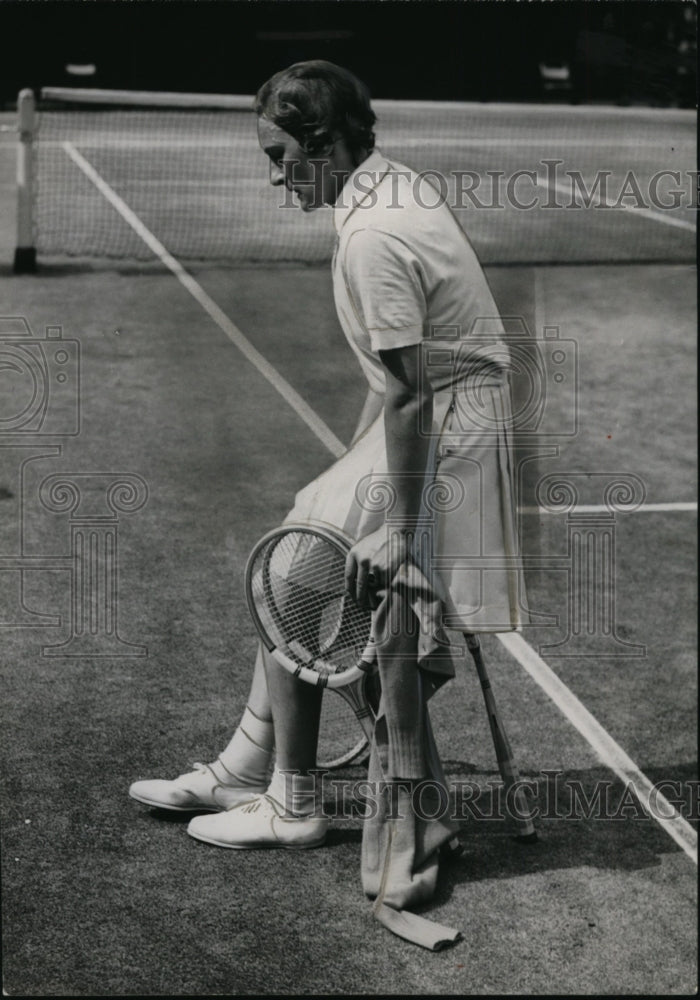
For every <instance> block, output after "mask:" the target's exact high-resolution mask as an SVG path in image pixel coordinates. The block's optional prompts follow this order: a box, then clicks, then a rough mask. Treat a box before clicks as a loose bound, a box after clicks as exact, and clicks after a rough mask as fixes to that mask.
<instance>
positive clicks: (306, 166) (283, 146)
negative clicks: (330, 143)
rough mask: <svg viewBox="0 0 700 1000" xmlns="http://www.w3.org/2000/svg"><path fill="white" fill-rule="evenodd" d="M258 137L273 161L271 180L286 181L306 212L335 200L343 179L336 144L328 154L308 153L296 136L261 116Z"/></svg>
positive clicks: (280, 183) (279, 183)
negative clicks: (337, 159)
mask: <svg viewBox="0 0 700 1000" xmlns="http://www.w3.org/2000/svg"><path fill="white" fill-rule="evenodd" d="M258 140H259V142H260V146H261V148H262V150H263V152H264V153H266V154H267V156H268V157H269V160H270V183H271V184H273V185H275V186H280V185H282V184H284V186H285V187H286V188H287V189H288V190H289V191H293V192H294V193H295V195H296V196H297V199H298V201H299V205H300V207H301V209H302V211H303V212H313V211H314V209H316V208H320V207H321V206H322V205H332V204H333V203H334V202H335V201H336V198H337V196H338V191H339V190H340V187H342V178H341V176H340V174H339V173H338V172H337V165H336V163H335V159H336V156H335V147H334V148H333V150H331V152H330V153H329V154H327V155H325V156H322V155H319V154H317V155H315V156H309V155H308V154H307V153H305V152H304V150H303V149H302V148H301V146H300V145H299V143H298V142H297V140H296V139H295V138H293V136H291V135H290V134H289V133H288V132H285V131H284V129H281V128H280V127H279V126H278V125H274V124H273V123H272V122H271V121H268V120H267V118H262V117H260V118H258ZM336 145H337V144H336ZM334 169H336V173H335V174H334V173H333V171H334ZM341 170H342V168H341Z"/></svg>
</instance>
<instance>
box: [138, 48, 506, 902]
mask: <svg viewBox="0 0 700 1000" xmlns="http://www.w3.org/2000/svg"><path fill="white" fill-rule="evenodd" d="M256 111H257V114H258V135H259V141H260V145H261V148H262V149H263V151H264V152H265V153H266V155H267V156H268V158H269V161H270V180H271V183H272V184H273V185H285V186H286V187H287V188H288V189H289V190H290V191H293V192H294V193H295V194H296V197H297V199H298V202H299V205H300V207H301V209H302V210H303V211H304V212H310V211H313V210H315V209H317V208H320V207H321V206H323V205H328V206H333V211H334V223H335V228H336V232H337V247H336V252H335V255H334V261H333V283H334V295H335V301H336V307H337V311H338V316H339V320H340V323H341V325H342V327H343V330H344V333H345V335H346V337H347V338H348V341H349V343H350V346H351V348H352V349H353V351H354V353H355V355H356V356H357V358H358V361H359V363H360V365H361V367H362V369H363V371H364V373H365V374H366V376H367V379H368V382H369V387H370V393H369V397H368V402H367V404H366V405H365V409H364V412H363V414H362V418H361V422H360V426H359V427H358V432H357V433H356V436H355V441H354V443H353V445H352V446H351V448H350V450H349V451H348V452H347V453H346V454H345V455H344V456H343V457H342V458H341V459H340V460H339V461H338V462H336V463H335V465H334V466H332V467H331V468H330V469H329V470H328V471H327V472H326V473H324V475H322V476H321V477H319V479H317V480H316V481H315V482H313V483H311V484H310V485H309V486H308V487H307V488H306V489H305V490H302V492H301V493H300V494H298V496H297V498H296V504H295V507H294V510H293V511H292V512H291V514H290V519H292V520H295V521H299V520H304V519H308V520H315V521H323V522H325V523H330V524H334V525H336V526H337V527H339V528H342V529H343V530H344V531H345V532H346V533H347V534H349V535H350V536H351V537H353V538H356V539H358V541H357V542H356V544H355V545H354V547H353V548H352V550H351V553H350V555H349V557H348V563H347V568H346V581H347V586H348V589H349V590H350V592H351V593H352V594H353V595H354V596H355V599H356V600H357V601H358V602H359V603H360V604H363V605H365V606H369V607H372V608H373V609H374V610H375V616H376V617H377V618H381V620H382V621H383V622H393V623H394V624H395V623H396V622H398V621H400V620H403V619H401V615H404V614H405V613H406V608H405V607H403V606H402V600H403V599H404V598H405V597H406V594H407V587H408V590H409V591H410V589H411V587H413V588H414V591H413V595H412V597H411V596H409V597H408V604H409V605H410V606H411V607H412V608H413V610H414V611H416V613H417V614H418V615H419V616H420V617H421V636H420V641H419V643H418V645H417V644H416V639H415V636H412V635H409V634H407V633H409V632H411V630H410V629H403V630H401V629H399V630H398V634H397V629H396V628H388V629H387V630H386V633H385V639H382V642H381V643H380V675H381V679H382V686H383V690H384V704H383V709H382V711H380V717H381V718H382V719H383V727H382V731H381V734H379V735H378V736H377V740H376V742H377V744H378V746H379V751H380V752H379V757H380V758H381V769H380V770H381V773H382V774H383V775H384V776H385V777H387V776H388V777H389V778H390V779H392V780H394V779H396V780H408V781H411V780H413V781H415V780H419V779H421V778H423V777H425V776H426V774H435V773H437V774H439V766H438V767H437V770H436V763H435V755H434V745H433V744H432V740H431V738H430V736H429V734H428V735H427V736H426V726H427V721H426V717H425V713H424V707H423V704H422V701H423V700H424V699H425V694H424V693H423V692H425V690H426V684H427V693H428V695H429V693H430V692H431V691H432V690H433V689H434V688H435V687H436V686H437V685H438V684H439V683H441V682H442V681H443V680H445V679H447V677H448V676H450V675H451V673H452V668H451V664H450V663H449V661H448V660H446V659H445V657H444V656H443V657H440V656H439V655H435V654H436V653H439V650H438V648H437V643H436V641H434V637H433V636H431V635H429V634H428V633H429V632H430V631H431V622H432V625H438V624H446V625H448V626H449V627H450V628H453V629H459V630H461V631H462V632H465V633H474V632H479V631H499V630H510V629H514V628H518V627H519V625H520V623H521V611H520V606H521V604H522V603H523V601H524V596H523V590H522V579H521V574H520V571H519V569H518V567H517V559H516V557H517V547H516V534H515V522H514V514H513V511H514V503H513V491H512V485H511V479H512V470H511V466H510V447H509V441H508V435H509V431H510V427H509V424H510V401H509V386H508V376H507V368H508V355H507V351H506V348H505V347H504V345H503V343H502V340H501V336H502V332H503V331H502V326H501V323H500V320H499V318H498V312H497V309H496V306H495V304H494V302H493V299H492V296H491V293H490V291H489V288H488V285H487V283H486V280H485V278H484V275H483V273H482V271H481V268H480V265H479V263H478V261H477V258H476V256H475V254H474V251H473V250H472V248H471V245H470V244H469V242H468V240H467V238H466V237H465V235H464V233H463V231H462V229H461V228H460V226H459V225H458V223H457V222H456V220H455V219H454V217H453V215H452V214H451V212H450V210H449V208H448V207H447V206H446V205H445V204H444V203H441V200H440V199H439V198H436V194H437V192H436V191H435V190H432V191H431V193H430V194H428V189H427V188H426V187H425V186H424V185H423V186H421V179H420V177H419V176H417V175H416V174H414V173H413V172H412V171H410V170H409V169H408V168H406V167H404V166H403V165H401V164H396V163H394V162H392V161H390V160H387V159H386V157H384V156H383V155H382V154H381V153H380V152H379V151H378V150H377V149H375V148H374V132H373V126H374V123H375V115H374V113H373V112H372V110H371V107H370V103H369V97H368V94H367V91H366V88H365V87H364V85H363V84H361V83H360V82H359V81H358V80H357V79H356V78H355V77H354V76H353V75H352V74H350V73H349V72H348V71H346V70H344V69H341V68H339V67H337V66H334V65H332V64H330V63H327V62H322V61H313V62H307V63H298V64H296V65H294V66H292V67H290V68H289V69H288V70H285V71H283V72H281V73H278V74H276V75H275V76H274V77H272V79H271V80H269V81H268V82H267V83H266V84H265V85H264V86H263V87H262V88H261V90H260V92H259V93H258V96H257V99H256ZM443 201H444V199H443ZM431 206H432V207H431ZM377 485H383V486H386V487H387V488H388V490H387V491H385V495H388V496H389V497H390V503H389V504H388V505H387V504H385V505H384V506H383V507H382V505H381V504H379V505H377V503H375V502H372V500H371V495H372V492H373V490H374V495H375V497H376V487H377ZM426 486H428V487H431V486H435V487H437V488H438V489H437V492H434V493H433V494H432V495H433V496H434V497H438V501H439V502H436V503H431V502H430V498H429V490H426ZM440 498H441V499H440ZM426 540H427V541H426ZM476 556H478V557H479V559H480V562H479V565H478V566H477V567H476V568H475V567H474V565H473V563H474V558H475V557H476ZM470 560H471V564H470ZM484 560H485V561H484ZM410 567H413V568H414V570H417V571H418V572H417V573H414V576H413V577H412V578H411V579H412V580H413V582H412V583H411V582H410V580H409V577H408V576H407V575H406V574H407V572H408V568H410ZM409 576H410V574H409ZM407 580H409V582H408V584H407ZM397 581H402V583H401V586H399V584H398V583H397ZM402 588H403V589H402ZM401 595H403V598H402V596H401ZM416 597H418V598H419V605H420V607H419V608H418V610H416V604H415V601H413V598H416ZM412 602H413V603H412ZM436 609H437V613H436ZM408 613H410V610H409V612H408ZM431 615H432V617H431ZM440 617H442V622H441V623H440V622H437V621H436V618H440ZM383 634H384V633H383ZM397 664H398V666H397ZM417 668H421V669H420V670H419V669H417ZM320 695H321V692H320V691H319V690H318V689H317V688H314V687H311V686H308V685H304V684H300V683H299V682H298V681H297V679H296V678H294V677H292V676H291V675H290V674H289V673H287V672H286V671H284V670H282V669H281V668H279V667H278V666H276V664H275V663H274V661H272V660H271V659H270V658H269V657H267V656H266V654H265V653H264V652H263V651H262V650H261V652H260V653H259V654H258V658H257V662H256V665H255V670H254V675H253V682H252V687H251V691H250V696H249V699H248V704H247V707H246V709H245V712H244V715H243V718H242V720H241V723H240V725H239V727H238V729H237V730H236V733H235V734H234V736H233V738H232V740H231V742H230V743H229V745H228V746H227V747H226V749H225V750H224V751H223V753H222V754H221V755H220V756H219V758H218V760H217V761H215V762H214V763H212V764H209V765H197V768H196V770H195V771H193V772H192V773H189V774H186V775H181V776H180V777H179V778H177V779H175V780H174V781H162V780H155V781H139V782H136V783H135V784H134V785H132V787H131V789H130V794H131V796H132V797H133V798H135V799H137V800H138V801H141V802H145V803H147V804H149V805H154V806H160V807H163V808H168V809H177V810H193V811H194V810H197V811H202V810H210V811H218V813H217V815H214V816H211V815H210V816H206V815H205V816H198V817H196V818H195V819H193V820H192V821H191V823H190V825H189V827H188V832H189V833H190V834H191V835H192V836H193V837H196V838H198V839H200V840H204V841H207V842H210V843H213V844H217V845H219V846H223V847H232V848H244V847H257V846H261V845H263V844H264V845H275V846H282V847H292V846H293V847H313V846H317V845H319V844H320V843H322V841H323V839H324V837H325V833H326V828H327V825H328V821H327V819H325V818H323V817H321V816H318V815H317V814H316V812H317V810H316V805H317V802H316V794H317V791H316V787H315V781H314V777H313V774H311V773H310V772H311V771H312V770H313V768H314V766H315V753H316V742H317V735H318V722H319V714H320V700H319V699H320ZM378 732H379V730H378ZM273 748H275V749H276V760H275V766H274V770H273V773H272V778H271V780H269V779H268V774H269V768H270V765H271V762H272V755H273ZM375 749H376V748H375ZM289 772H294V774H295V778H294V780H293V781H292V780H291V777H290V774H289ZM448 826H449V824H446V825H445V828H444V830H443V831H442V832H441V833H440V835H439V836H438V837H437V838H436V840H435V845H437V844H438V843H439V842H440V840H444V839H445V838H446V837H447V836H448V833H449V829H448ZM380 853H381V852H380ZM414 860H415V859H414ZM365 861H366V863H365V868H366V869H367V870H369V868H371V862H370V861H369V860H367V858H366V859H365ZM411 863H413V862H411ZM414 867H415V866H414ZM375 868H376V869H377V870H376V871H375V872H374V874H370V875H368V876H367V877H366V878H365V887H366V888H367V887H368V886H370V889H368V891H371V886H372V885H373V884H375V883H376V881H377V880H376V878H375V876H376V875H377V872H378V871H379V868H381V864H380V865H379V867H377V865H375ZM409 876H410V873H409ZM419 895H420V894H419Z"/></svg>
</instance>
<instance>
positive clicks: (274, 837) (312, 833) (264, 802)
mask: <svg viewBox="0 0 700 1000" xmlns="http://www.w3.org/2000/svg"><path fill="white" fill-rule="evenodd" d="M327 830H328V820H327V819H326V818H325V817H317V816H309V817H307V816H302V817H299V816H290V815H288V814H285V812H284V810H283V809H282V806H281V805H279V803H278V802H276V801H275V800H274V799H272V798H271V797H270V796H269V795H256V796H255V798H254V799H252V800H251V801H250V802H247V803H243V804H241V805H236V806H230V807H229V808H228V809H227V810H226V812H224V813H221V814H220V815H219V816H195V818H194V819H192V820H190V823H189V826H188V827H187V832H188V833H189V835H190V836H191V837H195V838H196V839H197V840H203V841H205V843H207V844H215V845H216V846H217V847H232V848H234V849H236V850H249V849H251V848H256V847H286V848H290V849H297V850H300V849H303V848H306V847H320V846H321V844H322V843H323V842H324V840H325V839H326V831H327Z"/></svg>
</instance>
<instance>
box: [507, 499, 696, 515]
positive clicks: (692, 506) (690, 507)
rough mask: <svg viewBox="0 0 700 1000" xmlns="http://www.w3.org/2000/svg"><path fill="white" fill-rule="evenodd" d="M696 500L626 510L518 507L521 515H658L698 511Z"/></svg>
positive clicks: (589, 506) (600, 506) (585, 506)
mask: <svg viewBox="0 0 700 1000" xmlns="http://www.w3.org/2000/svg"><path fill="white" fill-rule="evenodd" d="M697 509H698V504H697V501H696V500H688V501H680V502H679V503H643V504H640V505H639V507H630V509H629V510H625V507H624V504H620V505H619V506H617V507H615V506H613V507H612V508H611V507H606V506H605V505H604V504H594V503H592V504H586V503H581V504H577V505H576V506H575V507H571V508H567V507H563V508H562V509H561V510H555V509H553V508H551V507H534V506H533V507H518V513H519V514H613V513H615V514H658V513H663V512H668V513H671V512H672V511H696V510H697Z"/></svg>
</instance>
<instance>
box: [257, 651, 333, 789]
mask: <svg viewBox="0 0 700 1000" xmlns="http://www.w3.org/2000/svg"><path fill="white" fill-rule="evenodd" d="M262 659H263V661H264V663H265V673H266V677H267V691H268V694H269V704H270V706H271V709H272V718H273V721H274V726H275V746H276V749H277V769H278V770H280V771H300V772H301V773H307V772H308V771H311V770H313V769H314V768H315V766H316V747H317V745H318V729H319V722H320V719H321V699H322V697H323V690H322V689H321V688H318V687H314V686H313V685H312V684H305V683H304V682H303V681H300V680H299V679H298V678H297V677H294V676H293V675H292V674H290V673H289V672H288V671H287V670H285V669H284V667H281V666H280V665H279V663H276V662H275V660H273V658H272V657H271V656H270V655H269V654H268V653H267V651H266V650H263V652H262ZM256 671H257V664H256ZM254 684H255V677H254ZM251 694H252V691H251ZM251 707H252V706H251ZM253 710H254V711H255V709H253Z"/></svg>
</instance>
